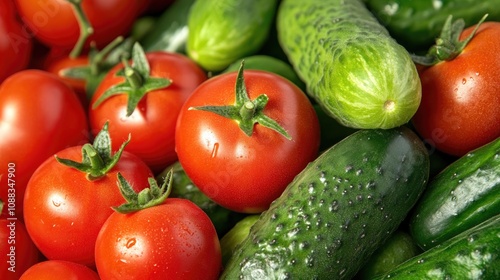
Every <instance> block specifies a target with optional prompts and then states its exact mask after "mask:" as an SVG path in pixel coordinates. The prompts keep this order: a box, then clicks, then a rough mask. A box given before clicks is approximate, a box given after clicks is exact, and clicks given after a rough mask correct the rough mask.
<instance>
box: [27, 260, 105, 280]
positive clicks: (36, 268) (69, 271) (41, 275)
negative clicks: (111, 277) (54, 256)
mask: <svg viewBox="0 0 500 280" xmlns="http://www.w3.org/2000/svg"><path fill="white" fill-rule="evenodd" d="M68 279H71V280H99V275H98V274H97V272H95V271H94V270H92V269H90V268H88V267H86V266H84V265H81V264H78V263H72V262H68V261H61V260H47V261H42V262H39V263H37V264H35V265H33V266H32V267H30V268H29V269H28V270H26V271H25V272H24V273H23V275H21V278H19V280H68Z"/></svg>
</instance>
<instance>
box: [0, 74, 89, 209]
mask: <svg viewBox="0 0 500 280" xmlns="http://www.w3.org/2000/svg"><path fill="white" fill-rule="evenodd" d="M88 134H89V133H88V122H87V118H86V114H85V111H84V109H83V107H82V105H81V103H80V101H79V100H78V97H77V96H76V94H75V92H74V91H73V90H72V89H71V88H70V87H69V86H68V85H66V84H65V83H64V82H63V81H61V80H60V79H59V78H58V77H57V76H55V75H53V74H51V73H48V72H44V71H40V70H22V71H20V72H17V73H15V74H13V75H11V76H10V77H9V78H7V79H6V80H5V81H4V82H3V83H2V85H1V86H0V135H2V137H1V138H0V199H2V200H3V201H7V198H8V193H9V192H15V194H16V209H15V211H16V214H17V216H18V217H22V209H23V196H24V191H25V188H26V184H27V183H28V180H29V178H30V177H31V174H32V173H33V172H34V171H35V169H36V168H37V167H38V166H39V165H40V164H41V163H42V162H43V161H45V160H46V159H47V158H48V157H49V156H52V155H53V154H54V153H56V152H58V151H60V150H62V149H64V148H66V147H70V146H75V145H79V144H83V143H86V142H88ZM9 174H12V175H10V176H11V177H12V176H15V178H11V179H14V181H13V182H12V181H11V183H12V184H8V181H7V179H8V177H9ZM9 178H10V177H9ZM9 189H13V190H10V191H9ZM5 210H6V209H4V211H5Z"/></svg>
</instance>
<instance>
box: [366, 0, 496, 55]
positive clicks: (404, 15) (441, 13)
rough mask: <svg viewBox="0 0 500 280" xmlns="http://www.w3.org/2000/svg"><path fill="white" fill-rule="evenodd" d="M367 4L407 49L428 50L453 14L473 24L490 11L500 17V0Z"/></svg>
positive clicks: (491, 16) (370, 1) (369, 0)
mask: <svg viewBox="0 0 500 280" xmlns="http://www.w3.org/2000/svg"><path fill="white" fill-rule="evenodd" d="M364 2H365V3H366V6H367V7H368V8H369V9H370V11H371V12H372V13H373V14H374V15H375V16H376V17H377V19H378V20H379V21H380V22H381V23H382V24H383V25H384V26H385V27H386V28H387V29H388V30H389V32H390V34H391V35H392V36H393V37H394V38H395V39H396V40H397V41H398V42H399V43H400V44H402V45H403V46H405V48H406V49H408V50H411V51H415V52H424V53H425V52H426V51H427V50H428V49H429V48H430V47H431V46H432V45H434V44H435V40H436V38H437V37H438V36H439V34H440V32H441V29H442V28H443V25H444V22H445V21H446V18H447V17H448V16H449V15H453V18H454V19H459V18H462V19H463V20H464V22H465V25H466V26H471V25H474V24H476V23H477V22H479V20H480V19H481V18H482V17H483V16H484V15H485V14H488V20H491V21H498V20H500V9H499V8H498V7H499V6H500V0H481V1H478V0H440V1H436V0H418V1H408V0H364Z"/></svg>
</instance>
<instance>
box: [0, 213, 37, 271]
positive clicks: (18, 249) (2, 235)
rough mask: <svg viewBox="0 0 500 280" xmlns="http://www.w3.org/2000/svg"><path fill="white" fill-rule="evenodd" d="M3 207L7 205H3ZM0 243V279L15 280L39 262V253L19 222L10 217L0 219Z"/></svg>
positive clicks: (22, 224)
mask: <svg viewBox="0 0 500 280" xmlns="http://www.w3.org/2000/svg"><path fill="white" fill-rule="evenodd" d="M4 207H8V204H7V203H5V205H4ZM0 242H1V244H2V246H0V256H1V263H0V279H4V280H17V279H19V277H20V276H21V274H23V272H24V271H26V269H28V268H29V267H30V266H32V265H34V264H35V263H37V262H38V260H39V257H40V255H39V251H38V249H37V248H36V247H35V244H33V241H31V238H30V236H29V235H28V232H27V231H26V227H25V226H24V223H23V222H21V221H20V220H17V219H15V218H14V219H12V217H10V218H9V219H8V218H2V219H0Z"/></svg>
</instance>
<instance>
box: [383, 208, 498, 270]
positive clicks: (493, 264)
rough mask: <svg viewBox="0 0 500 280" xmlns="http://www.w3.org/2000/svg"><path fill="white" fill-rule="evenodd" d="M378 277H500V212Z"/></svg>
mask: <svg viewBox="0 0 500 280" xmlns="http://www.w3.org/2000/svg"><path fill="white" fill-rule="evenodd" d="M380 279H391V280H393V279H405V280H406V279H408V280H412V279H419V280H420V279H436V280H438V279H439V280H441V279H467V280H476V279H477V280H479V279H484V280H487V279H491V280H494V279H500V215H497V216H494V217H491V218H490V219H488V220H486V221H484V222H482V223H481V224H479V225H476V226H474V227H472V228H470V229H468V230H466V231H463V232H461V233H460V234H458V235H455V236H454V237H452V238H451V239H448V240H447V241H445V242H443V243H441V244H440V245H437V246H435V247H433V248H431V249H429V250H427V251H425V252H423V253H421V254H419V255H417V256H415V257H413V258H411V259H409V260H407V261H406V262H404V263H402V264H400V265H399V266H397V267H396V268H395V269H393V270H392V271H390V272H389V273H387V274H384V275H381V276H379V277H376V278H374V280H380Z"/></svg>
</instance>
